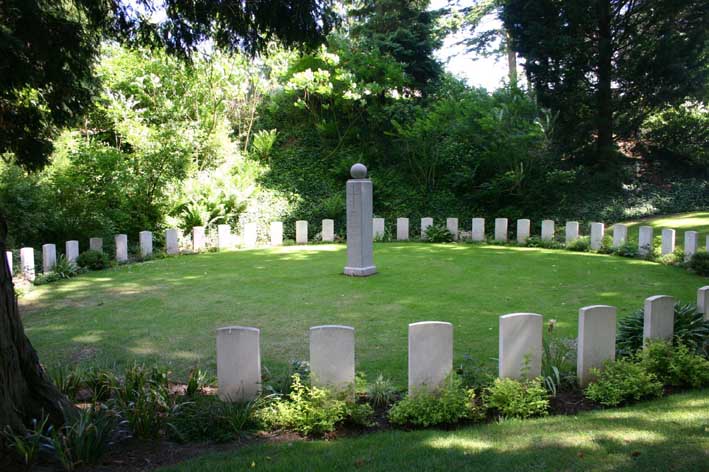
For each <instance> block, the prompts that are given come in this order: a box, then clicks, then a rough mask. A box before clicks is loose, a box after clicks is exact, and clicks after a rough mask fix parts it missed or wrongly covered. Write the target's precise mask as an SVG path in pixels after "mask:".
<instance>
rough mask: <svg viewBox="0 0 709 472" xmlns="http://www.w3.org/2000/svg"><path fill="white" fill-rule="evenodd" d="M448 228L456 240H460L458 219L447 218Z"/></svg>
mask: <svg viewBox="0 0 709 472" xmlns="http://www.w3.org/2000/svg"><path fill="white" fill-rule="evenodd" d="M446 228H447V229H448V231H450V232H451V234H452V235H453V239H454V240H456V241H457V240H458V218H446Z"/></svg>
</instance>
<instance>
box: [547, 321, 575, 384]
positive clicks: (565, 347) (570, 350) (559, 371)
mask: <svg viewBox="0 0 709 472" xmlns="http://www.w3.org/2000/svg"><path fill="white" fill-rule="evenodd" d="M555 326H556V320H549V324H548V328H547V334H546V336H544V338H543V339H542V379H543V380H544V386H545V387H546V389H547V391H548V392H549V394H550V395H551V396H553V397H555V396H556V394H557V393H558V391H559V390H560V389H562V388H564V387H568V386H571V385H573V384H574V383H575V381H576V340H575V339H572V338H562V337H558V336H556V335H555V334H554V327H555Z"/></svg>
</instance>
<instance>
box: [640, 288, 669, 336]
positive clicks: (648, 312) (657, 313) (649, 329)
mask: <svg viewBox="0 0 709 472" xmlns="http://www.w3.org/2000/svg"><path fill="white" fill-rule="evenodd" d="M674 330H675V299H674V298H672V297H670V296H667V295H655V296H654V297H649V298H646V299H645V317H644V320H643V339H667V340H671V339H672V336H673V335H674Z"/></svg>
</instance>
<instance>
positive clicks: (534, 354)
mask: <svg viewBox="0 0 709 472" xmlns="http://www.w3.org/2000/svg"><path fill="white" fill-rule="evenodd" d="M542 323H543V318H542V315H538V314H536V313H511V314H509V315H503V316H500V341H499V342H500V345H499V353H498V357H499V360H498V363H499V369H498V371H499V373H498V376H499V377H500V378H505V377H509V378H513V379H518V378H520V377H522V375H523V374H524V373H525V372H526V374H527V376H528V377H537V376H539V375H540V374H541V371H542V370H541V369H542Z"/></svg>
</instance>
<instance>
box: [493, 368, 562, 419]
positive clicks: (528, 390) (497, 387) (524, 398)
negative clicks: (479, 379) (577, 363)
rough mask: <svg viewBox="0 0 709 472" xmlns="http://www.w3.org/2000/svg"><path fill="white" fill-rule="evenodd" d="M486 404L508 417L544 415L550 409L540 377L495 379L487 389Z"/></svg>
mask: <svg viewBox="0 0 709 472" xmlns="http://www.w3.org/2000/svg"><path fill="white" fill-rule="evenodd" d="M484 402H485V406H486V407H487V408H490V409H492V410H495V411H496V412H497V413H498V414H499V415H500V416H503V417H506V418H529V417H532V416H544V415H546V414H547V410H548V409H549V399H548V398H547V391H546V389H545V388H544V386H543V382H542V379H541V378H540V377H537V378H533V379H525V380H515V379H495V382H494V383H493V384H492V385H491V386H489V387H487V388H486V389H485V398H484Z"/></svg>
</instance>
